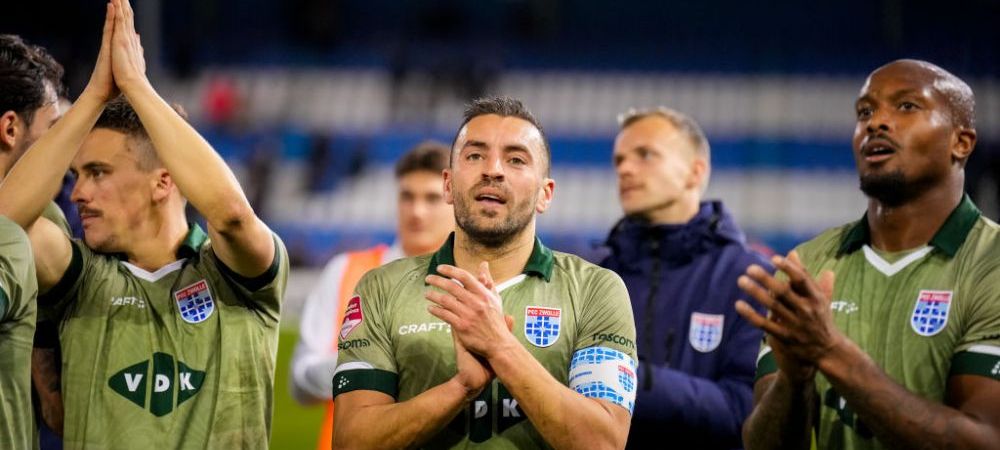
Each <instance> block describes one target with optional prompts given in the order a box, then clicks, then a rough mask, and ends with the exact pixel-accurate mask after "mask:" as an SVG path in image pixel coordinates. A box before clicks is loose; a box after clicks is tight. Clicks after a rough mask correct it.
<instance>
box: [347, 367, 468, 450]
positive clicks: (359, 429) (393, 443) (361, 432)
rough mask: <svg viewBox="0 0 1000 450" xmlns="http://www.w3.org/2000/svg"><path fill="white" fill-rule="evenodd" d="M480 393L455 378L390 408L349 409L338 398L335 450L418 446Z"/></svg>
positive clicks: (361, 407) (382, 406)
mask: <svg viewBox="0 0 1000 450" xmlns="http://www.w3.org/2000/svg"><path fill="white" fill-rule="evenodd" d="M349 394H350V393H347V394H341V396H343V395H349ZM476 394H477V393H474V392H469V391H467V390H466V389H465V387H463V386H462V384H461V383H459V382H457V381H456V380H455V379H454V378H453V379H451V380H448V381H446V382H444V383H442V384H439V385H437V386H435V387H433V388H431V389H429V390H427V391H425V392H423V393H421V394H420V395H418V396H416V397H414V398H411V399H409V400H407V401H405V402H399V403H391V404H387V405H367V406H360V407H356V408H349V409H348V408H344V406H347V405H342V404H341V403H340V402H339V398H340V396H338V403H337V404H336V406H335V407H334V411H335V412H336V417H335V418H334V421H333V423H334V434H333V448H335V449H370V448H413V447H416V446H418V445H420V444H421V443H423V442H426V441H427V440H429V439H430V438H431V437H433V436H434V435H435V434H437V433H438V432H439V431H441V429H443V428H444V427H445V426H446V425H448V423H450V422H451V421H452V420H453V419H454V418H455V416H456V415H458V414H459V413H460V412H461V411H462V410H463V409H464V408H465V407H466V405H468V403H469V401H471V399H472V398H474V397H475V395H476Z"/></svg>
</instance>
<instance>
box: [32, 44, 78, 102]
mask: <svg viewBox="0 0 1000 450" xmlns="http://www.w3.org/2000/svg"><path fill="white" fill-rule="evenodd" d="M31 50H32V51H33V52H34V54H35V60H36V61H38V64H39V65H41V66H42V70H43V71H44V72H45V79H46V80H47V81H48V82H49V83H51V84H52V89H54V90H55V91H56V95H58V96H59V97H62V98H68V97H69V89H67V88H66V84H65V83H63V75H65V74H66V71H65V70H64V69H63V66H62V64H59V62H58V61H56V59H55V58H53V57H52V55H50V54H49V52H48V51H46V50H45V47H42V46H41V45H32V46H31Z"/></svg>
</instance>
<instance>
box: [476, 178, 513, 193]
mask: <svg viewBox="0 0 1000 450" xmlns="http://www.w3.org/2000/svg"><path fill="white" fill-rule="evenodd" d="M484 188H493V189H496V190H498V191H500V192H502V193H503V195H504V196H505V197H506V196H510V186H508V185H507V183H502V182H499V181H496V180H493V179H485V180H482V181H480V182H478V183H476V184H475V185H473V186H472V189H469V192H476V191H478V190H480V189H484Z"/></svg>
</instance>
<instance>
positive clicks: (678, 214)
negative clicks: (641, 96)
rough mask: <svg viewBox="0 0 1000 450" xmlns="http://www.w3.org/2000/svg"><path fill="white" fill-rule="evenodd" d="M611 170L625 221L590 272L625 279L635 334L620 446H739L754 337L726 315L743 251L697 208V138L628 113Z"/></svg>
mask: <svg viewBox="0 0 1000 450" xmlns="http://www.w3.org/2000/svg"><path fill="white" fill-rule="evenodd" d="M613 160H614V161H613V162H614V166H615V170H616V172H617V173H618V195H619V200H620V201H621V206H622V209H623V210H624V212H625V218H623V219H622V220H620V221H619V222H618V224H617V225H615V227H614V228H613V229H612V231H611V233H610V235H609V236H608V240H607V245H608V247H609V248H610V249H611V254H610V255H609V256H608V257H607V258H605V259H604V261H602V262H601V266H603V267H606V268H608V269H611V270H614V271H615V272H616V273H618V275H619V276H621V277H622V280H624V281H625V286H627V287H628V290H629V297H630V298H631V299H632V313H633V315H634V317H635V322H636V323H637V324H639V325H638V327H637V328H638V329H637V330H636V335H637V336H638V344H639V345H638V353H639V391H638V395H637V398H636V407H635V415H634V417H633V418H632V429H631V431H630V432H629V447H636V448H641V447H645V446H648V445H649V443H650V442H655V441H656V440H657V439H659V438H660V437H661V436H663V435H664V434H666V435H669V436H670V443H671V445H673V446H675V447H677V448H694V447H698V448H701V449H708V448H722V449H729V448H738V447H741V442H742V439H741V436H740V429H741V427H742V425H743V421H744V420H745V419H746V416H747V415H748V414H750V409H751V408H752V407H753V398H752V385H753V375H754V366H755V364H754V363H755V358H754V357H755V355H756V353H757V349H758V347H759V346H760V338H761V332H760V330H758V329H757V328H755V327H754V326H753V325H751V324H750V323H749V322H747V321H746V320H743V318H742V317H740V316H739V315H738V314H736V310H735V309H734V308H733V301H734V300H736V298H738V297H739V288H738V287H737V286H736V280H737V278H739V276H740V275H742V274H743V272H745V271H746V269H747V267H748V266H750V264H758V265H761V266H764V267H769V264H767V263H766V260H765V259H764V258H763V257H762V256H760V255H759V254H757V253H756V252H754V251H753V250H751V249H750V248H749V247H748V246H747V243H746V238H745V237H744V235H743V232H742V231H741V230H740V229H739V226H738V225H737V224H736V221H735V220H734V219H733V217H732V215H731V214H730V213H729V211H728V210H727V209H726V208H725V206H723V204H722V202H721V201H717V200H716V201H702V195H704V192H705V188H707V187H708V179H709V172H710V168H711V161H710V150H709V145H708V139H706V138H705V134H704V133H703V132H702V131H701V127H699V126H698V124H697V123H696V122H695V121H694V120H693V119H691V118H690V117H688V116H686V115H684V114H682V113H680V112H677V111H674V110H671V109H668V108H657V109H652V110H647V111H631V112H630V113H629V114H628V115H626V116H625V117H624V118H623V120H622V124H621V131H620V132H619V133H618V137H617V138H616V139H615V146H614V155H613Z"/></svg>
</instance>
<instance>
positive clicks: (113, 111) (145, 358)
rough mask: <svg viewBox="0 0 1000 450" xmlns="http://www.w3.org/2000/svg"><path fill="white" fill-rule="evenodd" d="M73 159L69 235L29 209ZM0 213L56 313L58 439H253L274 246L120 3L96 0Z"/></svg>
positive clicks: (267, 397) (223, 443)
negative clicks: (191, 219) (162, 90)
mask: <svg viewBox="0 0 1000 450" xmlns="http://www.w3.org/2000/svg"><path fill="white" fill-rule="evenodd" d="M119 90H120V92H121V93H122V94H123V95H124V97H118V91H119ZM116 97H118V98H117V99H115V98H116ZM112 99H115V100H112ZM126 99H127V100H126ZM105 106H107V108H105ZM133 108H134V109H133ZM95 122H96V124H97V125H96V127H95ZM81 144H82V145H81ZM76 149H79V150H78V151H76ZM71 164H72V169H73V171H74V172H76V174H77V183H76V185H75V186H74V191H73V199H74V201H75V202H76V203H77V205H78V206H79V209H80V215H81V216H82V218H83V226H84V234H85V237H84V241H83V242H80V241H71V240H70V239H69V238H68V237H67V235H66V234H65V233H64V232H62V230H59V229H58V228H57V227H55V226H54V225H53V224H52V223H51V222H50V221H48V220H46V219H44V218H37V217H38V215H39V214H40V212H41V210H42V208H43V207H44V206H45V205H46V204H47V203H48V202H49V199H50V198H51V194H52V193H54V192H55V190H56V189H58V187H59V184H60V180H61V179H62V175H63V173H64V172H65V170H66V168H67V167H68V166H70V165H71ZM186 200H189V201H190V202H191V203H192V205H193V206H194V207H195V208H196V209H197V210H198V211H199V212H200V213H201V214H202V215H203V216H204V217H205V218H206V220H207V223H208V232H207V234H206V232H205V231H203V230H202V229H201V227H199V226H197V225H194V224H192V225H188V224H187V223H186V221H185V216H184V204H185V201H186ZM0 214H4V215H8V216H9V217H11V218H12V219H13V220H14V221H15V222H17V223H18V224H19V225H21V226H22V227H24V228H25V229H27V230H28V232H29V233H28V234H29V237H30V239H31V243H32V249H33V251H34V254H35V262H36V270H37V278H38V283H39V291H40V292H43V294H44V295H42V296H40V297H39V311H40V313H39V314H40V315H46V316H48V317H54V318H59V319H61V320H62V323H61V327H60V343H61V345H62V349H63V354H62V356H63V368H64V371H63V378H62V381H63V389H62V392H63V401H64V405H65V409H66V415H65V427H64V439H65V440H64V443H65V445H66V447H67V448H135V447H142V446H148V445H152V444H154V443H155V445H160V446H163V447H167V448H179V447H190V448H262V447H266V445H267V440H268V435H269V424H270V415H271V402H272V400H271V399H272V393H273V392H272V391H273V373H274V361H275V352H276V347H277V335H278V333H277V327H278V315H279V310H280V300H281V295H282V292H283V289H284V284H285V278H286V276H285V274H286V272H287V256H286V255H285V252H284V248H283V246H282V245H281V243H280V241H279V240H278V239H277V237H276V236H274V235H273V234H272V233H271V232H270V231H269V230H268V228H267V227H266V226H265V225H264V224H263V223H262V222H261V221H260V220H259V219H258V218H257V217H256V216H255V215H254V213H253V211H252V210H251V209H250V206H249V204H248V202H247V201H246V198H245V197H244V195H243V193H242V191H241V190H240V187H239V185H238V184H237V182H236V179H235V177H234V176H233V174H232V173H231V172H230V170H229V168H228V167H226V165H225V164H224V162H223V161H222V159H221V158H220V157H219V156H218V155H217V154H216V153H215V152H214V151H213V150H212V149H211V147H210V146H209V145H208V144H207V143H206V142H205V141H204V140H203V139H202V138H201V137H200V136H199V135H198V134H197V132H196V131H195V130H194V129H193V128H191V127H190V126H189V125H188V124H187V123H186V122H185V121H184V119H183V118H182V117H181V116H180V115H178V114H177V112H175V111H174V110H173V109H172V108H171V107H170V106H169V105H168V104H167V103H166V102H164V101H163V100H162V99H161V98H160V97H159V95H158V94H157V93H156V91H155V90H153V88H152V86H151V85H150V84H149V81H148V79H147V78H146V75H145V63H144V61H143V56H142V47H141V44H140V43H139V37H138V35H137V34H136V32H135V28H134V21H133V13H132V8H131V6H130V5H129V4H128V2H127V1H122V0H114V1H113V2H112V3H109V4H108V6H107V16H106V19H105V24H104V32H103V37H102V43H101V51H100V53H99V55H98V58H97V64H96V66H95V68H94V73H93V75H92V76H91V80H90V82H89V84H88V85H87V88H86V89H85V90H84V92H83V94H81V96H80V97H79V98H78V99H77V101H76V103H75V104H74V105H73V107H72V108H71V109H70V111H68V112H67V113H66V115H65V116H63V117H62V119H60V120H59V122H57V123H56V125H55V126H54V127H53V128H52V129H51V130H50V131H49V132H48V133H46V134H45V135H43V136H42V137H41V138H39V139H38V141H36V142H35V144H34V145H33V146H32V147H31V148H30V149H29V150H28V151H27V152H26V153H25V155H24V156H23V157H22V158H21V160H20V162H19V163H18V165H17V166H16V167H15V168H14V169H13V170H12V171H11V172H10V174H9V175H8V178H7V179H6V180H4V183H3V184H0ZM36 219H37V220H36ZM209 237H210V238H211V239H210V240H209ZM43 313H44V314H43Z"/></svg>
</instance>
